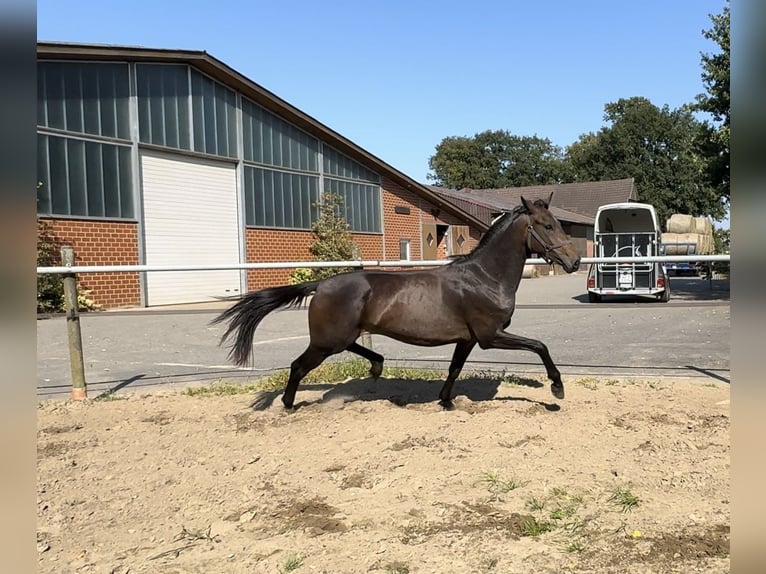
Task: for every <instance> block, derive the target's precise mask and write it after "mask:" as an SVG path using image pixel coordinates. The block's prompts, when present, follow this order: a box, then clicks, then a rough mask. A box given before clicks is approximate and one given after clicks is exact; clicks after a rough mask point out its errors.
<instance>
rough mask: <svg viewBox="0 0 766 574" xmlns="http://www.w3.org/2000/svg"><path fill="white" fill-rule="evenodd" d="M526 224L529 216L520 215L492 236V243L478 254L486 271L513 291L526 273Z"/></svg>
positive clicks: (478, 258)
mask: <svg viewBox="0 0 766 574" xmlns="http://www.w3.org/2000/svg"><path fill="white" fill-rule="evenodd" d="M526 226H527V218H526V217H525V216H523V215H520V216H519V217H517V218H516V219H515V220H514V221H512V222H511V223H510V224H508V227H507V228H506V229H505V230H504V231H503V232H502V233H498V234H497V236H495V237H494V238H492V243H491V244H490V245H487V246H486V248H485V249H483V250H482V253H480V254H477V255H478V257H477V262H478V263H479V264H480V265H481V267H482V268H483V269H484V272H485V273H486V274H487V275H489V276H490V277H492V278H493V279H495V280H496V281H497V282H498V283H500V284H502V285H504V286H506V287H509V288H511V289H512V290H513V291H515V290H516V288H517V287H518V286H519V283H520V282H521V276H522V274H523V273H524V263H525V261H526V258H527V245H526V237H527V235H526Z"/></svg>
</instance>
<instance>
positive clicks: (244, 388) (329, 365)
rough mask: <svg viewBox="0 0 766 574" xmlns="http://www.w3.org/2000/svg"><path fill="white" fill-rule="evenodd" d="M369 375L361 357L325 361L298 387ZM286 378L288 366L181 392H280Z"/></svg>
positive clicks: (411, 371)
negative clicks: (252, 378)
mask: <svg viewBox="0 0 766 574" xmlns="http://www.w3.org/2000/svg"><path fill="white" fill-rule="evenodd" d="M369 376H370V363H369V362H368V361H366V360H364V359H352V360H346V361H328V362H325V363H322V364H321V365H319V366H318V367H317V368H316V369H314V370H313V371H311V372H310V373H309V374H308V375H306V376H305V377H304V378H303V380H302V381H301V386H304V385H318V384H325V383H339V382H341V381H346V380H348V379H366V378H368V377H369ZM382 376H383V377H385V378H390V379H403V380H442V379H444V378H445V376H446V374H445V373H444V372H442V371H437V370H434V369H418V368H412V367H384V368H383V374H382ZM289 378H290V370H289V369H279V370H277V371H273V372H271V373H269V374H268V375H265V376H263V377H260V378H259V379H257V380H255V381H254V382H252V383H247V384H237V383H232V382H228V381H219V382H217V383H213V384H212V385H208V386H201V387H193V388H188V389H186V390H185V391H184V392H183V394H185V395H188V396H190V397H216V396H226V395H242V394H251V393H254V392H259V391H281V390H282V389H284V388H285V385H287V380H288V379H289Z"/></svg>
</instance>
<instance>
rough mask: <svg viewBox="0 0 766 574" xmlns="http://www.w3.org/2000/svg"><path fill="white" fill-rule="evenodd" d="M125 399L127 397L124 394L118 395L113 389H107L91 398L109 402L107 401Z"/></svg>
mask: <svg viewBox="0 0 766 574" xmlns="http://www.w3.org/2000/svg"><path fill="white" fill-rule="evenodd" d="M126 399H127V397H126V396H124V395H118V394H117V393H115V392H114V391H107V392H106V393H102V394H100V395H98V396H97V397H96V398H95V399H93V400H94V401H104V402H109V401H124V400H126Z"/></svg>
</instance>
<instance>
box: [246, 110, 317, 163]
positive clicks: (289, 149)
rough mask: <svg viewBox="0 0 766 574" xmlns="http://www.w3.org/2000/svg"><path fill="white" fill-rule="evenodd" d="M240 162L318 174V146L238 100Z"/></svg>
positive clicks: (277, 119)
mask: <svg viewBox="0 0 766 574" xmlns="http://www.w3.org/2000/svg"><path fill="white" fill-rule="evenodd" d="M242 118H243V136H244V137H243V139H244V159H245V161H250V162H253V163H260V164H264V165H273V166H275V167H284V168H287V169H294V170H298V171H308V172H313V173H317V172H318V171H319V167H318V166H319V161H318V154H319V143H318V141H317V140H316V139H315V138H313V137H312V136H310V135H308V134H307V133H305V132H303V131H301V130H299V129H298V128H296V127H295V126H293V125H292V124H290V123H288V122H286V121H284V120H282V119H281V118H279V117H277V116H275V115H274V114H272V113H271V112H269V111H267V110H265V109H264V108H262V107H261V106H259V105H257V104H254V103H253V102H251V101H250V100H247V99H245V98H243V99H242Z"/></svg>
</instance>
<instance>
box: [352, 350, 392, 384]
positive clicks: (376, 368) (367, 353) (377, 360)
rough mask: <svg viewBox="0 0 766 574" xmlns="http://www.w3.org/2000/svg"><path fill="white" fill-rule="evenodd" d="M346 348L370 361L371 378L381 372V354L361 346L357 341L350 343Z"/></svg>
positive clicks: (376, 376)
mask: <svg viewBox="0 0 766 574" xmlns="http://www.w3.org/2000/svg"><path fill="white" fill-rule="evenodd" d="M346 350H347V351H350V352H352V353H354V354H356V355H359V356H360V357H364V358H365V359H367V360H368V361H370V375H372V377H373V378H375V379H377V378H378V377H379V376H380V374H381V373H382V372H383V355H379V354H378V353H376V352H375V351H373V350H371V349H368V348H367V347H362V346H361V345H360V344H358V343H351V344H350V345H349V346H348V348H347V349H346Z"/></svg>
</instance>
